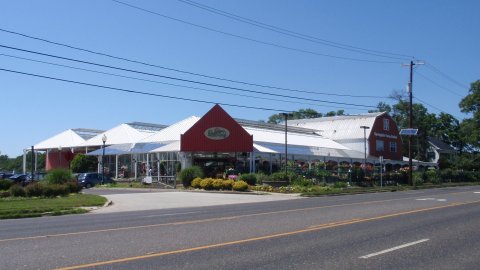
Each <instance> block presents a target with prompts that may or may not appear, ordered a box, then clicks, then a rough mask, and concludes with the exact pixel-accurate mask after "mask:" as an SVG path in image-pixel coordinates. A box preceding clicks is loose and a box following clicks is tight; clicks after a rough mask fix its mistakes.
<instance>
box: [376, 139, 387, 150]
mask: <svg viewBox="0 0 480 270" xmlns="http://www.w3.org/2000/svg"><path fill="white" fill-rule="evenodd" d="M376 149H377V152H383V151H385V147H384V143H383V141H382V140H377V147H376Z"/></svg>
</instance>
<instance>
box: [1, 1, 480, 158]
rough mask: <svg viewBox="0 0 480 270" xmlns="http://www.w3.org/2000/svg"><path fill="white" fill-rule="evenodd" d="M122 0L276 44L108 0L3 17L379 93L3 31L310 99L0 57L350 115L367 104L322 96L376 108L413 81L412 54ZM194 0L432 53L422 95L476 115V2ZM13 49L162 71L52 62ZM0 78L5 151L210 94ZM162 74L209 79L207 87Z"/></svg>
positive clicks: (422, 69)
mask: <svg viewBox="0 0 480 270" xmlns="http://www.w3.org/2000/svg"><path fill="white" fill-rule="evenodd" d="M121 1H123V2H125V3H129V4H132V5H136V6H138V7H141V8H144V9H147V10H149V11H153V12H156V13H158V14H162V15H165V16H170V17H172V18H175V19H178V20H184V21H188V22H190V23H194V24H198V25H201V26H204V27H208V28H212V29H217V30H219V31H223V32H227V33H230V34H234V35H238V36H242V37H247V38H249V39H255V40H258V41H261V42H265V43H271V44H275V45H276V46H270V45H265V44H260V43H258V42H252V41H247V40H245V39H240V38H235V37H232V36H228V35H225V34H219V33H216V32H212V31H208V30H205V29H202V28H198V27H194V26H192V25H188V24H185V23H181V22H179V21H175V20H172V19H167V18H166V17H162V16H159V15H154V14H152V13H147V12H143V11H140V10H138V9H133V8H130V7H127V6H125V5H122V4H119V3H116V2H114V1H110V0H98V1H97V0H96V1H93V0H90V1H56V0H49V1H23V0H16V1H3V2H2V4H1V8H0V28H1V29H5V30H9V31H14V32H19V33H22V34H26V35H30V36H35V37H39V38H43V39H47V40H51V41H54V42H59V43H64V44H69V45H72V46H76V47H80V48H84V49H89V50H93V51H96V52H102V53H107V54H111V55H115V56H119V57H124V58H128V59H133V60H138V61H142V62H146V63H149V64H154V65H160V66H163V67H168V68H174V69H178V70H184V71H188V72H194V73H200V74H205V75H209V76H216V77H221V78H227V79H231V80H238V81H244V82H249V83H255V84H262V85H270V86H277V87H282V88H289V89H298V90H303V91H311V92H317V93H329V94H345V95H353V96H359V95H364V96H365V95H367V96H379V97H380V98H362V97H339V96H331V95H330V96H329V95H319V94H307V93H299V92H287V91H282V90H279V89H267V88H261V87H255V86H249V85H243V84H236V83H232V82H227V81H220V80H214V79H208V78H205V77H198V76H193V75H187V74H184V73H178V72H174V71H168V70H165V69H159V68H155V67H151V66H150V67H148V66H145V65H140V64H134V63H129V62H125V61H120V60H115V59H111V58H108V57H104V56H99V55H94V54H90V53H87V52H81V51H78V50H73V49H68V48H65V47H61V46H56V45H53V44H48V43H45V42H41V41H38V40H32V39H28V38H25V37H21V36H18V35H12V34H8V33H6V32H1V31H0V45H3V46H10V47H15V48H21V49H24V50H31V51H36V52H41V53H45V54H52V55H57V56H62V57H69V58H75V59H80V60H83V61H90V62H94V63H98V64H103V65H110V66H115V67H120V68H124V69H131V70H136V71H141V72H144V73H153V74H157V75H161V76H171V77H176V78H182V79H186V80H194V81H199V82H204V83H210V84H219V85H223V86H228V87H234V88H242V89H245V90H248V91H257V92H260V91H261V92H270V93H274V94H277V95H284V96H293V97H300V98H303V100H301V99H300V100H299V99H291V98H285V97H279V96H277V97H275V96H268V95H260V94H258V93H252V92H245V91H243V92H241V91H238V90H233V89H226V88H216V87H212V86H205V85H203V86H202V85H196V84H193V83H187V82H181V81H174V80H168V79H165V78H160V77H158V76H157V77H153V76H149V75H145V74H138V73H137V74H135V73H131V72H126V71H119V70H113V69H107V68H102V67H99V66H92V65H87V64H81V63H78V62H71V61H65V60H61V59H55V58H51V57H46V56H41V55H35V54H29V53H25V52H21V51H16V50H11V49H6V48H0V54H1V55H0V68H1V69H8V70H15V71H21V72H27V73H33V74H39V75H43V76H50V77H56V78H61V79H68V80H74V81H80V82H86V83H91V84H98V85H104V86H109V87H115V88H122V89H129V90H136V91H143V92H150V93H155V94H160V95H168V96H175V97H181V98H189V99H198V100H205V101H209V102H218V103H230V104H238V105H243V106H253V107H262V108H273V109H278V110H298V109H301V108H313V109H315V110H317V111H319V112H328V111H332V110H335V111H336V110H339V109H344V110H345V112H346V113H349V114H357V113H364V112H367V110H368V109H369V108H368V107H359V106H351V105H348V106H346V105H341V104H331V103H321V102H319V100H323V101H329V102H337V103H349V104H357V105H365V106H375V105H376V104H377V103H378V102H379V101H384V102H387V103H392V101H391V100H389V99H388V98H386V96H388V95H390V94H391V93H392V91H394V90H399V91H403V92H405V88H406V84H407V82H408V78H409V71H408V68H406V67H401V65H400V64H401V63H408V61H409V60H410V59H411V58H409V57H405V56H397V55H392V54H389V56H392V57H394V58H397V57H398V58H402V59H392V58H385V57H377V56H374V55H369V54H362V53H356V52H352V51H349V50H344V49H339V48H335V47H332V46H325V45H322V44H318V43H313V42H309V41H305V40H301V39H296V38H292V37H288V36H285V35H282V34H279V33H275V32H272V31H268V30H265V29H261V28H258V27H255V26H252V25H249V24H245V23H241V22H239V21H235V20H232V19H230V18H226V17H223V16H219V15H217V14H214V13H211V12H208V11H206V10H202V9H199V8H196V7H194V6H192V5H187V4H185V3H183V2H181V1H178V0H163V1H146V0H145V1H132V0H121ZM196 1H198V2H199V3H201V4H204V5H207V6H210V7H214V8H217V9H219V10H223V11H227V12H230V13H233V14H236V15H239V16H242V17H246V18H249V19H253V20H256V21H259V22H262V23H266V24H269V25H273V26H276V27H281V28H284V29H288V30H291V31H295V32H298V33H302V34H306V35H309V36H313V37H316V38H320V39H323V40H328V41H333V42H337V43H341V44H345V45H349V46H354V47H359V48H364V49H369V50H375V51H381V52H391V53H396V54H401V55H407V56H414V57H415V59H419V60H424V61H426V63H427V65H424V66H419V67H418V68H417V69H416V71H415V72H416V73H415V74H414V96H415V97H417V98H419V99H420V100H422V101H424V102H427V103H428V105H426V104H425V106H426V107H427V108H428V109H429V111H430V112H433V113H436V114H438V113H440V111H439V110H438V109H440V110H442V111H444V112H447V113H450V114H452V115H454V116H455V117H457V118H458V119H463V118H465V117H468V115H465V114H463V113H461V112H460V111H459V109H458V103H459V101H460V100H461V98H462V97H464V96H465V95H466V94H467V92H468V86H469V84H470V83H471V82H473V81H475V80H478V79H480V78H479V71H480V64H479V61H478V59H480V55H479V54H480V53H479V50H478V48H479V47H480V46H479V45H480V37H479V35H478V26H479V25H480V17H479V16H478V13H477V11H478V10H479V8H480V2H478V1H474V0H471V1H467V0H466V1H413V0H412V1H380V0H379V1H313V0H311V1H308V0H295V1H292V0H290V1H285V0H275V1H273V0H272V1H267V0H265V1H256V0H242V1H219V0H215V1H212V0H196ZM279 46H283V47H289V48H295V49H298V50H303V51H309V52H314V54H312V53H305V52H299V51H298V50H290V49H285V48H280V47H279ZM320 54H327V55H332V56H335V57H337V58H334V57H325V56H321V55H320ZM7 55H8V56H7ZM12 56H15V57H22V58H28V59H33V60H37V61H44V62H51V63H55V64H61V65H68V66H72V67H76V68H83V69H90V70H95V71H100V72H108V73H114V74H117V75H122V76H131V77H135V78H138V79H143V80H153V81H156V82H147V81H140V80H131V79H127V78H122V77H115V76H111V75H105V74H98V73H92V72H87V71H82V70H78V69H71V68H66V67H59V66H53V65H48V64H44V63H38V62H31V61H27V60H24V59H19V58H12ZM340 58H355V59H363V60H369V61H386V62H393V63H373V62H365V61H351V60H345V59H340ZM435 68H436V69H437V70H439V71H440V72H437V71H435ZM440 73H441V74H440ZM445 75H446V76H445ZM0 83H1V90H0V93H1V100H2V102H1V103H2V112H3V114H2V117H1V119H2V121H1V122H2V125H1V126H2V128H1V130H2V132H1V134H2V135H1V137H0V138H1V140H0V151H1V154H8V155H9V156H17V155H20V154H21V153H22V149H24V148H29V147H30V146H31V145H34V144H36V143H38V142H40V141H42V140H44V139H47V138H49V137H51V136H53V135H55V134H57V133H60V132H62V131H64V130H66V129H69V128H79V127H83V128H96V129H110V128H112V127H114V126H116V125H118V124H121V123H125V122H130V121H142V122H151V123H160V124H172V123H175V122H177V121H179V120H181V119H184V118H186V117H188V116H191V115H198V116H201V115H203V114H204V113H205V112H207V111H208V110H209V109H210V108H211V107H212V106H213V105H211V104H202V103H194V102H187V101H181V100H174V99H166V98H160V97H152V96H144V95H135V94H128V93H122V92H116V91H112V90H107V89H102V88H95V87H89V86H84V85H76V84H70V83H65V82H59V81H52V80H47V79H42V78H35V77H31V76H25V75H19V74H14V73H10V72H5V71H0ZM162 83H170V84H181V85H185V86H191V87H200V88H203V89H207V90H209V91H204V90H198V89H188V88H180V87H174V86H172V85H166V84H162ZM211 90H214V91H217V92H211ZM218 91H222V92H228V93H230V95H229V94H224V93H218ZM231 94H236V95H231ZM238 94H240V95H250V96H255V97H254V98H252V97H245V96H238ZM260 97H261V98H260ZM381 97H383V98H381ZM305 99H310V100H305ZM278 100H283V101H282V102H281V101H278ZM416 102H418V100H416ZM305 103H308V104H305ZM430 106H433V107H430ZM434 107H435V108H434ZM224 108H225V109H226V110H227V111H228V112H229V113H230V114H231V115H232V116H233V117H237V118H244V119H250V120H266V119H267V118H268V116H270V115H271V114H273V113H275V112H273V111H265V110H254V109H247V108H236V107H228V106H224Z"/></svg>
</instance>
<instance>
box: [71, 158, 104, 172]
mask: <svg viewBox="0 0 480 270" xmlns="http://www.w3.org/2000/svg"><path fill="white" fill-rule="evenodd" d="M97 164H98V160H97V158H96V157H94V156H87V155H84V154H78V155H76V156H75V157H74V158H73V159H72V162H71V163H70V168H71V169H72V172H74V173H83V172H92V171H95V170H96V169H97Z"/></svg>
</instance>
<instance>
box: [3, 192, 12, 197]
mask: <svg viewBox="0 0 480 270" xmlns="http://www.w3.org/2000/svg"><path fill="white" fill-rule="evenodd" d="M11 195H12V194H10V191H0V198H8V197H10V196H11Z"/></svg>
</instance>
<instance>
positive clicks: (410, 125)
mask: <svg viewBox="0 0 480 270" xmlns="http://www.w3.org/2000/svg"><path fill="white" fill-rule="evenodd" d="M423 64H425V63H424V62H419V61H415V62H413V60H412V61H410V64H408V66H409V67H410V80H409V82H408V100H409V108H408V128H409V129H412V128H413V94H412V92H413V66H415V65H423ZM403 66H407V65H403ZM412 141H413V138H412V136H408V168H409V170H408V184H409V185H412V184H413V178H412V172H413V162H412Z"/></svg>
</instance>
